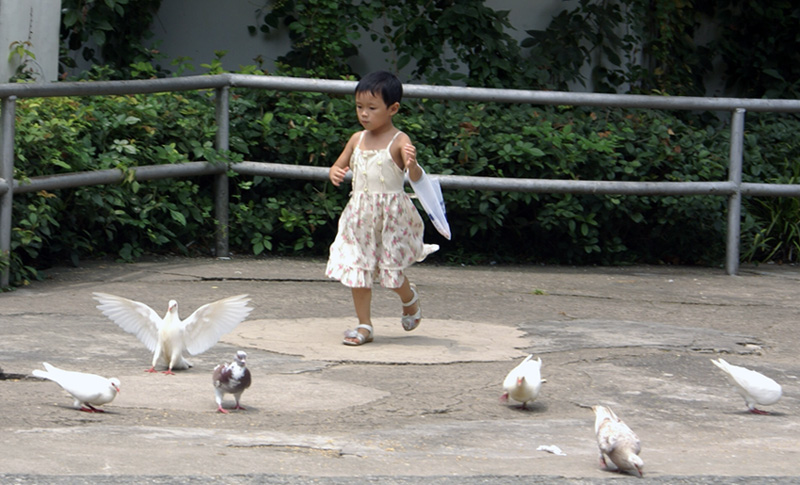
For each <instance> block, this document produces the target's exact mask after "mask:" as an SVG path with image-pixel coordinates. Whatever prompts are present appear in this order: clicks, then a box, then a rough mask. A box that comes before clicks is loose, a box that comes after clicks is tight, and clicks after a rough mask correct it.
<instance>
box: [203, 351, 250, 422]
mask: <svg viewBox="0 0 800 485" xmlns="http://www.w3.org/2000/svg"><path fill="white" fill-rule="evenodd" d="M246 359H247V354H246V353H245V352H244V351H242V350H240V351H238V352H236V357H234V359H233V362H231V363H230V364H220V365H218V366H216V367H215V368H214V373H213V374H212V376H211V380H212V382H213V383H214V394H215V395H216V397H217V410H218V411H219V412H221V413H225V414H228V411H226V410H225V409H223V408H222V398H223V396H224V395H225V394H233V398H234V399H235V400H236V405H235V406H234V407H233V409H241V410H242V411H244V410H245V409H244V408H243V407H242V406H241V405H240V404H239V399H241V397H242V393H243V392H244V390H245V389H247V388H248V387H250V383H251V381H252V379H251V377H250V369H248V368H247V362H246Z"/></svg>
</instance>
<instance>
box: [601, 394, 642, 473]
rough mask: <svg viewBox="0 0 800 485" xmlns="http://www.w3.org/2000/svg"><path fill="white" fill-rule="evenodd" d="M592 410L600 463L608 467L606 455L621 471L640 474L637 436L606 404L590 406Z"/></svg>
mask: <svg viewBox="0 0 800 485" xmlns="http://www.w3.org/2000/svg"><path fill="white" fill-rule="evenodd" d="M592 411H594V415H595V420H594V432H595V433H596V434H597V446H598V447H599V448H600V464H601V465H602V466H603V467H604V468H609V467H608V464H607V462H606V456H608V458H610V459H611V462H612V463H613V464H614V465H616V468H617V469H618V470H619V471H621V472H630V473H633V474H635V475H638V476H639V477H641V476H642V468H644V461H642V459H641V458H640V457H639V452H641V451H642V444H641V441H639V437H638V436H636V433H634V432H633V430H631V429H630V428H629V427H628V425H627V424H625V423H624V422H623V421H622V420H621V419H619V417H618V416H617V415H616V414H614V411H612V410H611V408H609V407H608V406H599V405H598V406H592Z"/></svg>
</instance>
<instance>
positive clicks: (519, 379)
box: [500, 354, 544, 409]
mask: <svg viewBox="0 0 800 485" xmlns="http://www.w3.org/2000/svg"><path fill="white" fill-rule="evenodd" d="M541 371H542V359H541V358H537V359H536V360H533V355H532V354H531V355H529V356H527V357H526V358H525V360H523V361H522V362H521V363H520V364H519V365H518V366H516V367H514V368H513V369H511V372H509V373H508V375H507V376H506V378H505V380H504V381H503V390H504V391H505V392H504V393H503V395H502V396H500V400H501V401H503V402H505V401H508V398H511V399H513V400H515V401H518V402H521V403H522V409H526V407H525V406H526V405H527V403H529V402H533V401H534V400H535V399H536V397H537V396H538V395H539V391H540V390H541V389H542V382H544V381H543V380H542V372H541Z"/></svg>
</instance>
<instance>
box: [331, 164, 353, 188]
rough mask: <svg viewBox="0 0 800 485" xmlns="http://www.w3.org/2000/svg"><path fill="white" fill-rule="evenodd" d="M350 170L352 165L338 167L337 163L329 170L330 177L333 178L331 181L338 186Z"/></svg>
mask: <svg viewBox="0 0 800 485" xmlns="http://www.w3.org/2000/svg"><path fill="white" fill-rule="evenodd" d="M348 170H350V167H337V166H336V165H334V166H332V167H331V169H330V171H329V172H328V177H329V178H330V179H331V183H332V184H333V185H335V186H336V187H338V186H339V184H341V183H342V181H343V180H344V176H345V175H347V171H348Z"/></svg>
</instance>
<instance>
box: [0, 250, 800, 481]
mask: <svg viewBox="0 0 800 485" xmlns="http://www.w3.org/2000/svg"><path fill="white" fill-rule="evenodd" d="M323 274H324V261H313V260H293V259H247V258H237V259H234V260H230V261H220V260H210V259H207V260H204V259H181V258H163V259H156V260H152V261H145V262H141V263H137V264H118V263H110V262H101V261H95V262H88V263H85V264H84V265H82V266H81V267H79V268H56V269H54V270H52V271H50V272H49V274H48V278H47V279H46V280H45V281H42V282H36V283H33V284H32V285H30V286H29V287H25V288H21V289H18V290H16V291H13V292H10V293H6V294H3V295H2V296H0V299H2V305H0V319H2V320H0V328H2V339H0V368H2V371H3V372H4V374H3V378H2V379H0V395H2V396H3V401H4V403H5V404H6V405H5V406H4V419H3V420H2V421H0V456H3V459H2V462H0V482H9V481H16V482H19V483H83V481H96V482H98V483H102V482H103V480H104V477H107V476H110V475H113V476H114V480H115V481H116V483H119V482H120V481H122V482H125V481H126V480H128V481H130V482H131V483H135V482H139V481H142V480H162V479H164V477H171V479H170V480H167V481H181V480H212V481H213V479H214V477H217V478H219V477H220V474H223V476H225V477H226V479H225V480H222V481H225V482H228V483H244V481H246V480H247V477H250V479H251V480H253V482H252V483H257V482H260V481H265V477H266V478H268V479H267V480H266V481H273V482H280V483H284V482H285V483H306V482H312V481H313V482H319V483H359V481H361V482H367V481H375V477H379V481H382V482H387V483H423V482H425V483H451V482H450V481H449V478H448V477H455V478H457V479H458V480H459V483H481V482H482V481H483V480H486V479H487V477H491V480H490V481H492V482H496V483H601V482H605V481H611V480H614V481H616V480H618V479H620V478H623V477H620V476H618V475H616V474H612V473H609V472H607V471H604V470H601V469H599V467H598V466H597V448H596V444H595V442H594V436H593V428H592V426H593V416H592V413H591V410H590V407H591V405H593V404H599V403H602V404H607V405H610V406H611V407H612V408H614V410H615V411H616V412H617V413H618V414H619V415H620V416H621V417H622V418H623V419H624V420H625V421H626V422H628V424H629V425H631V427H632V428H633V429H634V430H635V431H636V432H637V433H638V434H639V436H640V437H641V438H642V441H643V451H642V457H643V459H644V461H645V477H646V478H645V481H648V480H650V481H654V482H658V483H679V482H684V483H697V482H702V483H729V482H731V481H735V480H740V479H745V480H746V481H747V482H748V483H759V482H760V483H791V482H792V481H794V480H796V479H797V477H799V476H800V465H798V463H799V462H800V460H798V458H800V441H798V440H797V439H796V435H797V429H798V428H799V427H800V418H798V417H797V416H796V414H797V413H796V410H797V407H798V399H800V393H798V390H797V386H798V382H797V379H798V376H799V375H800V363H799V362H798V360H797V358H796V350H797V348H798V335H797V332H796V322H797V318H798V315H800V299H798V290H797V284H796V283H797V281H798V280H800V270H798V268H796V267H781V266H762V267H758V268H747V267H746V268H743V270H742V274H741V276H737V277H731V276H727V275H725V274H724V273H723V272H722V271H721V270H719V269H709V268H673V267H629V268H570V267H479V268H474V267H449V266H436V265H434V264H429V263H424V264H420V265H417V266H415V267H413V268H411V269H410V270H409V277H410V278H411V279H412V280H413V281H414V282H415V283H416V284H417V286H418V288H419V289H420V293H421V298H422V305H423V323H422V325H421V326H420V328H419V329H418V330H416V331H414V332H410V333H408V332H404V331H402V329H401V328H400V324H399V312H400V305H399V302H398V301H397V297H396V295H395V294H394V293H393V292H390V291H388V290H382V289H376V291H375V292H374V296H373V315H374V322H375V326H376V337H375V339H376V340H375V342H373V343H371V344H368V345H365V346H363V347H360V348H351V347H346V346H343V345H341V343H340V342H341V335H342V332H343V331H344V330H345V328H347V327H352V326H353V324H354V317H353V310H352V301H351V300H350V292H349V291H348V290H347V289H346V288H344V287H343V286H342V285H340V284H339V283H337V282H332V281H330V280H327V279H326V278H325V277H324V275H323ZM92 291H104V292H108V293H113V294H119V295H122V296H126V297H129V298H133V299H136V300H139V301H143V302H145V303H148V304H149V305H151V306H152V307H153V308H155V309H156V310H157V311H158V312H159V313H163V312H164V311H165V310H166V303H167V300H168V299H170V298H175V299H176V300H178V301H179V302H180V304H181V308H182V312H184V313H186V312H189V311H192V310H193V308H194V307H197V306H199V305H201V304H203V303H207V302H209V301H213V300H215V299H218V298H222V297H225V296H230V295H234V294H239V293H249V294H250V295H251V296H252V297H253V304H254V306H255V310H254V311H253V313H252V314H251V315H250V319H249V320H248V321H246V322H245V323H243V324H241V325H240V326H239V327H238V328H237V329H236V330H235V331H234V332H231V333H230V334H228V335H226V336H225V337H224V338H223V339H222V341H221V342H220V343H219V344H217V345H216V346H215V347H213V348H212V349H211V350H209V351H207V352H206V353H204V354H201V355H199V356H195V357H193V358H192V359H190V360H191V362H192V363H193V364H194V367H193V368H192V369H190V370H188V371H184V372H179V373H177V375H175V376H164V375H161V374H158V375H151V374H145V373H144V372H143V371H144V370H145V369H146V368H147V367H149V362H150V358H151V356H150V355H149V353H148V351H147V350H146V349H145V347H144V346H143V345H142V344H140V343H139V342H138V341H137V340H136V339H135V337H133V336H132V335H130V334H127V333H125V332H123V331H122V330H121V329H119V328H118V327H117V326H116V325H114V324H113V323H111V322H110V321H108V320H106V319H105V317H103V316H102V314H100V312H99V311H97V310H96V309H95V308H94V305H95V302H94V300H92V299H91V292H92ZM238 348H244V349H246V350H247V352H248V365H249V366H250V368H251V370H252V372H253V376H254V384H253V387H252V388H251V389H249V390H248V391H246V392H245V393H244V395H243V397H242V404H243V405H244V406H245V407H246V408H247V411H238V412H232V413H231V414H229V415H222V414H219V413H217V412H215V410H216V404H215V403H214V395H213V391H212V388H211V377H210V374H211V369H212V368H213V367H214V365H216V364H217V363H219V362H221V361H227V360H230V358H231V356H232V354H233V352H235V350H237V349H238ZM528 353H534V354H536V355H538V356H540V357H541V358H542V360H543V362H544V365H543V368H542V373H543V377H545V378H546V379H547V382H546V383H545V384H544V387H543V390H542V394H541V396H540V397H539V399H537V401H535V402H534V403H532V404H531V405H530V406H529V408H530V409H529V410H527V411H526V410H521V409H519V407H518V406H516V405H514V404H501V403H499V402H498V397H499V396H500V394H501V392H502V390H501V388H500V386H501V382H502V379H503V377H504V376H505V374H506V373H507V372H508V370H510V369H511V368H512V367H513V366H514V365H516V363H517V362H518V361H519V360H521V358H522V357H523V356H524V355H527V354H528ZM718 355H723V356H724V357H725V358H726V359H727V360H729V361H731V362H733V363H736V364H740V365H745V366H748V367H751V368H754V369H756V370H760V371H762V372H764V373H766V374H768V375H770V376H771V377H773V378H774V379H776V380H777V381H779V382H781V384H782V385H783V386H784V397H783V399H782V400H781V401H780V402H779V403H777V404H775V405H774V406H771V407H770V408H769V409H768V410H770V411H772V412H773V414H772V415H770V416H754V415H750V414H749V413H746V412H745V406H744V402H743V400H742V399H741V398H740V397H739V396H738V394H736V392H735V391H734V390H733V389H732V388H731V387H730V385H729V384H728V383H727V381H726V380H725V378H724V376H723V375H722V374H721V373H720V372H719V371H718V370H717V369H716V368H715V367H714V366H712V365H711V363H710V362H709V359H710V358H714V357H716V356H718ZM42 361H48V362H51V363H53V364H56V365H59V366H61V367H64V368H68V369H73V370H83V371H90V372H96V373H100V374H104V375H107V376H116V377H118V378H120V380H121V381H122V393H121V394H120V395H119V396H118V397H117V399H116V400H115V401H114V402H113V403H111V404H110V405H108V406H106V408H107V412H106V413H104V414H87V413H81V412H78V411H76V410H73V409H71V404H72V400H71V399H70V398H69V397H68V396H66V395H65V393H64V392H63V391H62V390H61V389H60V388H58V386H56V385H55V384H53V383H50V382H44V381H39V380H37V379H34V378H30V377H28V376H29V375H30V372H31V370H32V369H34V368H38V367H40V366H41V362H42ZM227 401H228V402H227V404H230V403H232V399H231V398H230V396H228V400H227ZM550 445H555V446H558V447H559V448H560V449H562V450H563V451H564V453H565V454H566V456H559V455H555V454H552V453H548V452H545V451H540V450H538V448H539V447H540V446H550ZM231 470H236V473H237V475H236V478H233V477H232V476H229V475H227V473H229V472H230V471H231ZM87 477H89V478H87ZM716 480H720V481H716ZM187 483H188V482H187ZM452 483H455V482H452Z"/></svg>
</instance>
